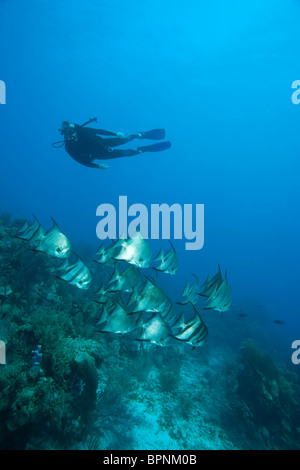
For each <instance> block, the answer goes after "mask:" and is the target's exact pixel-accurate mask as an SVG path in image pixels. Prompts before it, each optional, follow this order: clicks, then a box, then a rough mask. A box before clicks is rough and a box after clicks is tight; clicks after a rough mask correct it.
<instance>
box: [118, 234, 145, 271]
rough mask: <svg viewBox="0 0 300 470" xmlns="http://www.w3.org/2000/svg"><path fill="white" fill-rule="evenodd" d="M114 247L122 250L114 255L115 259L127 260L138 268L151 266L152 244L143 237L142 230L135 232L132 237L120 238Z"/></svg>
mask: <svg viewBox="0 0 300 470" xmlns="http://www.w3.org/2000/svg"><path fill="white" fill-rule="evenodd" d="M114 247H116V248H117V247H118V248H121V250H120V252H119V253H118V254H117V255H116V256H114V259H115V260H118V261H127V263H130V264H133V265H135V266H137V267H138V268H149V267H150V264H151V260H152V252H151V248H150V245H149V244H148V243H147V241H146V240H145V239H144V238H143V237H142V235H141V233H140V232H135V234H134V235H133V236H132V237H131V238H127V239H124V238H120V239H119V240H117V241H116V243H115V245H114Z"/></svg>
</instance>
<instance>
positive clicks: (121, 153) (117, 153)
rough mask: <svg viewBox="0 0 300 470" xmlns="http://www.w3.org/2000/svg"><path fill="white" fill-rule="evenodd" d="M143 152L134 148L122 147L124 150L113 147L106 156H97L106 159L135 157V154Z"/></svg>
mask: <svg viewBox="0 0 300 470" xmlns="http://www.w3.org/2000/svg"><path fill="white" fill-rule="evenodd" d="M140 153H142V152H141V151H140V150H133V149H122V150H115V149H113V148H111V150H110V151H108V152H107V153H106V154H105V156H101V157H100V156H99V157H96V158H98V159H99V160H101V159H104V160H111V159H113V158H122V157H133V156H134V155H139V154H140Z"/></svg>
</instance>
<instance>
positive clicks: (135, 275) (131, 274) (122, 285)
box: [108, 264, 142, 292]
mask: <svg viewBox="0 0 300 470" xmlns="http://www.w3.org/2000/svg"><path fill="white" fill-rule="evenodd" d="M141 283H142V278H141V275H140V272H139V270H138V269H137V268H135V267H134V266H133V265H132V264H130V265H129V266H128V267H127V268H126V269H125V271H123V273H122V274H120V273H119V269H118V265H117V266H116V267H115V270H114V272H113V274H112V277H111V278H110V280H109V284H112V285H111V286H110V287H109V288H108V291H110V292H118V291H122V292H132V291H133V288H134V287H135V288H138V287H139V286H140V285H141Z"/></svg>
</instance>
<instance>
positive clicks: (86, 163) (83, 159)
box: [67, 150, 99, 168]
mask: <svg viewBox="0 0 300 470" xmlns="http://www.w3.org/2000/svg"><path fill="white" fill-rule="evenodd" d="M67 151H68V150H67ZM68 153H69V152H68ZM69 155H70V156H71V157H72V158H73V160H75V161H76V162H78V163H80V164H81V165H83V166H87V167H89V168H99V164H97V163H93V162H91V161H88V157H87V156H85V157H82V156H78V157H77V156H76V155H74V154H73V155H71V154H70V153H69Z"/></svg>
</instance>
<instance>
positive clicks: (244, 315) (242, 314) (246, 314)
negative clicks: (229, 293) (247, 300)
mask: <svg viewBox="0 0 300 470" xmlns="http://www.w3.org/2000/svg"><path fill="white" fill-rule="evenodd" d="M238 317H248V313H239V314H238Z"/></svg>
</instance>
